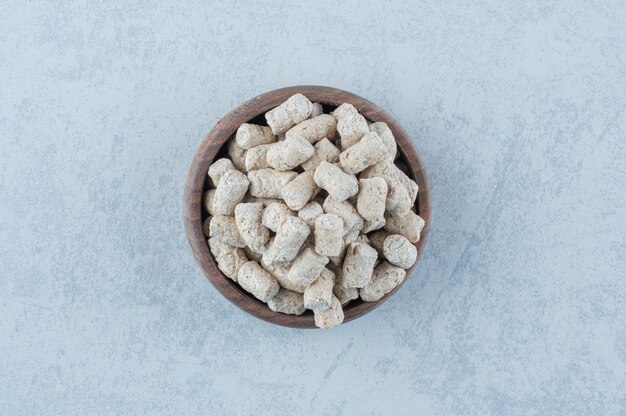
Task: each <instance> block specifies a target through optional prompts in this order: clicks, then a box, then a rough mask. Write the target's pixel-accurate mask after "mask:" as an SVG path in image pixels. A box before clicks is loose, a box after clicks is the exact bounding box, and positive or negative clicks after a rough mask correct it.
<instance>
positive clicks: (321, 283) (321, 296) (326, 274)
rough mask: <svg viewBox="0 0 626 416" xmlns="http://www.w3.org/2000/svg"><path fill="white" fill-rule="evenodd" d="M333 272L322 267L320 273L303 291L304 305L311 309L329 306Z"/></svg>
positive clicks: (317, 309) (333, 279) (319, 309)
mask: <svg viewBox="0 0 626 416" xmlns="http://www.w3.org/2000/svg"><path fill="white" fill-rule="evenodd" d="M334 284H335V274H334V273H333V272H331V271H330V270H328V269H326V268H324V269H322V271H321V272H320V275H319V277H318V278H317V279H315V280H314V281H313V282H312V283H311V284H310V285H309V286H308V287H307V288H306V290H305V291H304V307H305V308H306V309H311V310H312V311H324V310H326V309H328V308H330V305H331V303H332V298H333V286H334Z"/></svg>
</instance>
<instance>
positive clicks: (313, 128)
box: [285, 114, 337, 144]
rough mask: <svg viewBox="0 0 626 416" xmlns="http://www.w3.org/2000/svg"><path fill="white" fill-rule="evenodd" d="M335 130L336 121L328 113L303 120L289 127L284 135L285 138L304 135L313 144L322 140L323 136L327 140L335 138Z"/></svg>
mask: <svg viewBox="0 0 626 416" xmlns="http://www.w3.org/2000/svg"><path fill="white" fill-rule="evenodd" d="M336 131H337V122H336V121H335V119H334V118H333V116H331V115H330V114H322V115H320V116H317V117H313V118H310V119H308V120H304V121H303V122H301V123H299V124H298V125H296V126H294V127H292V128H290V129H289V130H288V131H287V133H285V137H286V138H287V140H288V139H289V138H290V137H294V136H300V137H304V138H305V139H306V140H308V141H309V142H310V143H311V144H315V143H317V142H319V141H320V140H322V139H323V138H324V137H326V138H328V139H329V140H334V139H335V133H336Z"/></svg>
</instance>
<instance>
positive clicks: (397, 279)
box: [359, 262, 406, 302]
mask: <svg viewBox="0 0 626 416" xmlns="http://www.w3.org/2000/svg"><path fill="white" fill-rule="evenodd" d="M405 276H406V272H405V271H404V270H402V269H401V268H399V267H396V266H392V265H391V264H389V263H387V262H383V263H381V264H380V265H379V266H378V267H376V269H374V274H373V276H372V278H371V280H370V281H369V282H368V284H367V285H365V286H364V287H363V288H361V289H360V290H359V295H360V296H361V299H363V300H364V301H366V302H374V301H377V300H379V299H380V298H382V297H383V296H385V295H386V294H387V293H389V292H391V291H392V290H393V289H394V288H395V287H396V286H398V285H399V284H400V283H402V281H403V280H404V277H405Z"/></svg>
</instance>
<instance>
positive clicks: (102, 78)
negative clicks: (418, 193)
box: [0, 0, 626, 415]
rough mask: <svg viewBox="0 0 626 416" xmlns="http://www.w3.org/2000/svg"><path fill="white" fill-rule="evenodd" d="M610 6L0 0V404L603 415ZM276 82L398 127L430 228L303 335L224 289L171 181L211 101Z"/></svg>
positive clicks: (619, 335)
mask: <svg viewBox="0 0 626 416" xmlns="http://www.w3.org/2000/svg"><path fill="white" fill-rule="evenodd" d="M625 22H626V8H625V7H624V5H623V3H621V2H594V1H585V2H559V4H558V5H549V4H545V2H513V1H510V2H501V1H489V2H485V3H484V4H481V5H470V4H468V3H461V2H439V1H426V2H419V3H418V2H413V1H409V0H405V1H393V2H392V1H386V2H336V1H335V2H326V1H321V0H320V1H315V2H273V3H262V2H241V1H228V2H220V3H217V2H215V3H210V2H189V3H187V2H185V3H184V4H183V3H182V2H175V1H160V2H145V3H144V2H132V3H131V2H127V1H119V2H113V1H102V2H85V1H77V2H58V3H48V2H39V1H32V2H30V1H28V2H26V1H15V2H14V1H4V2H2V3H0V156H1V157H0V194H1V195H2V197H1V198H0V199H1V201H0V269H1V270H0V308H1V311H2V318H1V319H0V414H3V415H34V414H37V415H44V414H45V415H48V414H50V415H74V414H75V415H119V414H150V415H155V414H187V415H192V414H229V415H250V414H258V415H277V414H323V415H343V414H345V415H356V414H366V415H369V414H372V415H378V414H387V415H388V414H394V415H408V414H420V415H448V414H450V415H496V414H524V415H546V414H551V415H561V414H562V415H572V414H577V415H584V414H592V415H600V414H610V415H614V414H625V413H626V307H625V302H624V300H625V297H626V260H625V254H626V212H625V209H624V207H625V205H626V189H625V186H624V182H625V179H626V163H625V160H626V25H625V24H624V23H625ZM294 84H320V85H329V86H335V87H339V88H343V89H347V90H350V91H353V92H355V93H357V94H360V95H362V96H364V97H366V98H369V99H370V100H372V101H374V102H376V103H378V104H380V105H381V106H383V107H384V108H386V109H387V110H388V111H389V112H390V113H391V114H393V115H394V116H395V117H396V118H397V119H398V120H399V121H400V122H401V123H402V124H403V125H404V126H405V127H406V129H407V130H408V131H409V132H410V133H411V134H412V135H413V137H414V138H415V145H416V146H417V148H418V149H419V151H420V152H421V154H422V156H423V158H424V161H425V162H426V165H427V167H428V172H429V175H430V180H431V185H432V196H433V214H434V218H433V224H432V228H431V234H430V239H429V242H428V245H427V248H426V252H425V253H424V256H423V257H422V260H421V263H420V265H419V267H418V268H417V270H416V272H415V273H413V274H412V275H411V276H410V279H409V281H408V282H407V284H406V285H405V286H404V287H403V289H402V290H401V291H400V292H399V293H398V294H397V295H396V296H395V297H394V298H393V299H392V300H390V301H389V302H388V303H386V304H385V305H384V306H382V307H381V308H380V309H378V310H376V311H375V312H373V313H371V314H369V315H367V316H366V317H364V318H361V319H358V320H356V321H354V322H351V323H349V324H347V325H344V326H342V327H339V328H336V329H334V330H330V331H327V332H321V331H303V330H293V329H286V328H281V327H277V326H272V325H270V324H267V323H264V322H262V321H259V320H257V319H255V318H253V317H251V316H248V315H246V314H245V313H243V312H241V311H239V310H238V309H236V308H235V307H234V306H232V305H231V304H229V303H228V301H226V300H225V299H224V298H222V297H221V296H219V295H218V293H217V292H216V290H214V289H213V287H212V286H210V284H209V283H208V281H207V280H206V279H205V278H204V277H203V276H202V274H201V273H200V271H199V269H198V268H197V267H196V265H195V263H194V260H193V259H192V257H191V255H190V252H189V250H188V248H187V243H186V240H185V237H184V234H183V227H182V219H181V217H182V215H181V211H182V208H181V198H182V189H183V182H184V179H185V175H186V173H187V169H188V166H189V164H190V162H191V159H192V156H193V154H194V151H195V149H196V147H197V146H198V144H199V143H200V141H201V140H202V138H203V136H204V135H205V134H206V133H207V132H208V130H209V129H210V128H211V126H212V125H213V123H215V122H216V121H217V120H218V119H219V118H220V117H221V116H223V115H224V114H226V113H227V112H228V111H229V110H230V109H231V108H233V107H234V106H236V105H237V104H239V103H240V102H242V101H243V100H246V99H248V98H251V97H253V96H255V95H257V94H259V93H261V92H264V91H267V90H270V89H274V88H277V87H281V86H287V85H294Z"/></svg>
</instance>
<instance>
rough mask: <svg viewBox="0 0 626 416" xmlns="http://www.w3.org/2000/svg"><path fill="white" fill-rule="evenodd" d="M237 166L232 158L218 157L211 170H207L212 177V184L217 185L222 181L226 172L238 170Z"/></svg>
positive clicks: (210, 167)
mask: <svg viewBox="0 0 626 416" xmlns="http://www.w3.org/2000/svg"><path fill="white" fill-rule="evenodd" d="M236 169H237V168H236V167H235V165H233V162H231V160H230V159H226V158H221V159H217V160H216V161H215V162H213V164H211V166H209V171H208V172H207V173H208V175H209V178H210V179H211V181H210V182H211V183H210V184H211V185H213V186H215V187H216V186H217V185H218V184H219V183H220V179H221V178H222V176H223V175H224V173H226V172H228V171H229V170H236Z"/></svg>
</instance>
